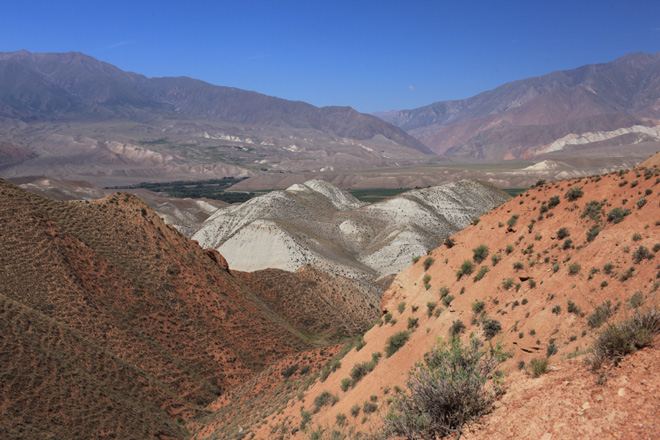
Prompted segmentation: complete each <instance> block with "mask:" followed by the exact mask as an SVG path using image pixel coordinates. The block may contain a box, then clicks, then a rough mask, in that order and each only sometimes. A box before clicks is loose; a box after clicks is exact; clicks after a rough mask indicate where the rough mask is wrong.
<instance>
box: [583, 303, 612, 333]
mask: <svg viewBox="0 0 660 440" xmlns="http://www.w3.org/2000/svg"><path fill="white" fill-rule="evenodd" d="M610 316H612V303H611V302H610V301H606V302H604V303H603V304H601V305H600V306H598V307H596V308H595V309H594V312H593V313H592V314H591V315H589V317H588V318H587V323H588V324H589V326H590V327H591V328H598V327H600V326H601V325H603V323H605V321H607V320H608V319H609V317H610Z"/></svg>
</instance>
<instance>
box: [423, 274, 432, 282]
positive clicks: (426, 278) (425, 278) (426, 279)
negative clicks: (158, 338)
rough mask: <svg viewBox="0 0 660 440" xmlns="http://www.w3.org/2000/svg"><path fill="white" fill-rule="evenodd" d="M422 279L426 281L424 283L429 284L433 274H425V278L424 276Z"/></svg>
mask: <svg viewBox="0 0 660 440" xmlns="http://www.w3.org/2000/svg"><path fill="white" fill-rule="evenodd" d="M422 281H423V282H424V284H428V283H429V281H431V275H429V274H426V275H424V278H422Z"/></svg>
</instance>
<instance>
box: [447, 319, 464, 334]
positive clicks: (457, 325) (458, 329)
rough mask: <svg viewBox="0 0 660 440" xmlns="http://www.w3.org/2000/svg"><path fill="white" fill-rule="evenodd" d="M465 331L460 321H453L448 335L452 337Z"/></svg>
mask: <svg viewBox="0 0 660 440" xmlns="http://www.w3.org/2000/svg"><path fill="white" fill-rule="evenodd" d="M464 331H465V324H463V321H461V320H460V319H457V320H456V321H454V323H453V324H452V325H451V327H450V328H449V334H450V335H452V336H456V335H460V334H461V333H463V332H464Z"/></svg>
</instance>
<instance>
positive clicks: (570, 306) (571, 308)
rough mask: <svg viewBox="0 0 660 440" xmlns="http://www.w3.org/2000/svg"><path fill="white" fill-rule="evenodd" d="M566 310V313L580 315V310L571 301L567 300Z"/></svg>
mask: <svg viewBox="0 0 660 440" xmlns="http://www.w3.org/2000/svg"><path fill="white" fill-rule="evenodd" d="M567 309H568V313H573V314H575V315H579V314H580V308H579V307H578V306H577V305H576V304H575V303H574V302H573V301H571V300H570V299H569V300H568V307H567Z"/></svg>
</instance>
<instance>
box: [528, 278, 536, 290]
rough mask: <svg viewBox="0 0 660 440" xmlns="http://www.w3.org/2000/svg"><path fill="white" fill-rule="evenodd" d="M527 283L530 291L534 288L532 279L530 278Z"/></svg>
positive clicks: (534, 282)
mask: <svg viewBox="0 0 660 440" xmlns="http://www.w3.org/2000/svg"><path fill="white" fill-rule="evenodd" d="M527 283H528V284H529V288H530V289H533V288H534V287H536V281H534V279H533V278H530V279H529V281H528V282H527Z"/></svg>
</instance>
